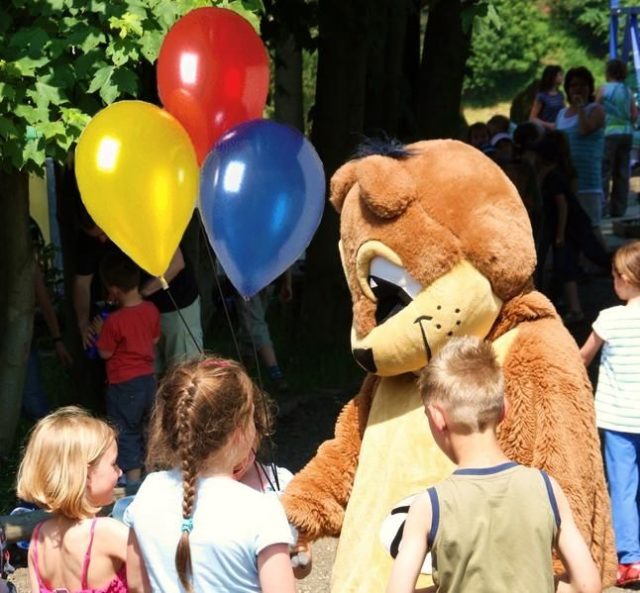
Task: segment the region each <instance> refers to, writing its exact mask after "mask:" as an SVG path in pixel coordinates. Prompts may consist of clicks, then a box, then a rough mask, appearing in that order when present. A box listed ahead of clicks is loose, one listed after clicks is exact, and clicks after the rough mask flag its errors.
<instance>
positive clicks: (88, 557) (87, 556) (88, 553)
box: [82, 517, 98, 589]
mask: <svg viewBox="0 0 640 593" xmlns="http://www.w3.org/2000/svg"><path fill="white" fill-rule="evenodd" d="M97 520H98V518H97V517H94V518H93V520H92V521H91V528H90V531H89V545H88V546H87V551H86V552H85V553H84V562H83V563H82V588H83V589H88V588H89V585H87V574H88V572H89V563H90V561H91V548H92V547H93V535H94V533H95V530H96V521H97Z"/></svg>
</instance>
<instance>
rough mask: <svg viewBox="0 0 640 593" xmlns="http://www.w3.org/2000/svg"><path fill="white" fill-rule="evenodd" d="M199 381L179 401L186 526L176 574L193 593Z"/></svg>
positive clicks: (183, 521) (180, 452)
mask: <svg viewBox="0 0 640 593" xmlns="http://www.w3.org/2000/svg"><path fill="white" fill-rule="evenodd" d="M196 389H197V379H195V378H194V380H193V381H192V383H191V385H190V386H189V387H188V388H187V389H185V391H184V395H183V397H182V398H180V399H179V400H178V401H179V403H178V409H177V413H178V434H179V435H180V437H179V445H178V453H179V455H180V458H181V460H180V465H181V470H182V525H181V527H180V530H181V532H182V534H181V535H180V540H179V541H178V547H177V548H176V558H175V562H176V571H177V573H178V578H179V579H180V582H181V583H182V586H183V587H184V588H185V589H186V590H187V592H189V593H191V591H192V586H191V576H192V565H191V547H190V545H189V534H190V533H191V530H192V529H193V505H194V502H195V498H196V478H197V476H198V472H197V471H196V469H195V468H194V464H193V459H194V454H193V453H194V451H193V439H192V438H191V430H192V428H191V421H190V415H191V414H190V412H191V410H192V408H193V399H194V396H195V394H196Z"/></svg>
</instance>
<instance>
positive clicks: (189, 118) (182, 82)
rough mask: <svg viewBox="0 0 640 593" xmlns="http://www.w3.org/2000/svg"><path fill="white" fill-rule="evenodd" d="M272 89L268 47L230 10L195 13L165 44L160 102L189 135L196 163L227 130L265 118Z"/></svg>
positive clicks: (160, 67)
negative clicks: (245, 122) (194, 150)
mask: <svg viewBox="0 0 640 593" xmlns="http://www.w3.org/2000/svg"><path fill="white" fill-rule="evenodd" d="M268 90H269V59H268V56H267V51H266V50H265V47H264V44H263V43H262V40H261V39H260V37H259V36H258V34H257V33H256V32H255V30H254V29H253V27H252V26H251V25H250V24H249V22H248V21H247V20H245V19H244V18H242V17H241V16H240V15H239V14H237V13H235V12H233V11H231V10H228V9H226V8H214V7H207V8H197V9H196V10H192V11H191V12H189V13H188V14H186V15H185V16H183V17H182V18H181V19H180V20H179V21H178V22H176V24H175V25H174V26H173V27H172V28H171V29H170V30H169V32H168V33H167V35H166V37H165V38H164V41H163V42H162V46H161V47H160V55H159V56H158V92H159V94H160V99H161V101H162V104H163V105H164V108H165V109H166V110H167V111H168V112H169V113H171V115H173V116H174V117H175V118H176V119H177V120H178V121H179V122H180V123H181V124H182V125H183V126H184V128H185V130H186V131H187V133H188V134H189V136H190V138H191V141H192V142H193V146H194V148H195V149H196V154H197V156H198V163H202V161H203V160H204V158H205V157H206V156H207V154H208V153H209V151H210V150H211V149H212V148H213V145H214V144H215V143H216V141H217V140H218V138H219V137H220V136H221V135H222V134H223V133H224V132H226V131H227V130H228V129H230V128H232V127H234V126H236V125H238V124H240V123H242V122H244V121H247V120H250V119H257V118H260V117H262V111H263V110H264V106H265V103H266V101H267V92H268Z"/></svg>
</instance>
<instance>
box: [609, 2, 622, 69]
mask: <svg viewBox="0 0 640 593" xmlns="http://www.w3.org/2000/svg"><path fill="white" fill-rule="evenodd" d="M618 8H620V0H611V15H610V17H609V58H610V59H612V60H613V59H614V58H617V57H618Z"/></svg>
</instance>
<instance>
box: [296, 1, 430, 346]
mask: <svg viewBox="0 0 640 593" xmlns="http://www.w3.org/2000/svg"><path fill="white" fill-rule="evenodd" d="M416 11H417V4H416V0H402V1H399V0H369V1H364V0H353V1H351V2H344V1H343V0H320V2H319V8H318V14H319V44H318V76H317V87H316V104H315V107H314V117H313V132H312V141H313V144H314V146H315V147H316V149H317V150H318V153H319V154H320V158H321V159H322V162H323V163H324V168H325V173H326V175H327V179H329V178H330V177H331V175H333V173H334V172H335V170H336V169H337V168H338V167H339V166H340V165H341V164H343V163H344V162H345V161H346V160H347V159H348V157H349V156H350V154H351V153H352V152H353V150H354V148H355V147H356V146H357V145H358V144H359V143H360V142H361V141H362V139H363V135H380V134H381V133H388V134H390V135H395V134H398V133H399V131H400V129H401V125H400V122H401V121H403V120H404V119H406V117H407V114H406V110H407V108H406V107H404V106H403V105H406V104H408V101H409V99H410V97H411V92H410V88H411V84H410V82H408V81H406V80H405V75H406V72H407V69H408V68H410V64H411V62H412V59H411V56H408V55H407V52H411V51H414V52H415V53H416V55H415V56H413V58H414V60H413V61H414V62H415V61H416V60H417V52H418V44H417V43H410V42H409V38H408V37H407V31H408V30H409V29H410V27H411V26H412V25H415V23H416V19H417V14H416ZM403 102H404V104H403ZM338 240H339V231H338V217H337V215H336V213H335V212H334V210H333V208H332V207H331V206H329V205H327V207H326V208H325V212H324V217H323V219H322V223H321V224H320V228H319V229H318V232H317V233H316V236H315V237H314V240H313V242H312V243H311V246H310V248H309V250H308V258H307V261H308V266H307V274H306V288H305V295H304V301H303V321H304V327H305V331H306V332H307V335H306V337H307V338H308V339H310V340H311V343H313V344H314V347H316V348H318V349H320V350H323V349H324V348H326V347H329V348H334V347H335V345H336V340H339V345H340V346H342V345H343V344H345V345H346V344H347V342H348V327H349V325H350V318H351V314H350V296H349V292H348V290H347V286H346V282H345V281H344V278H343V277H342V269H341V266H340V262H339V257H338V249H337V244H338ZM327 328H338V332H337V333H336V332H330V331H327Z"/></svg>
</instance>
